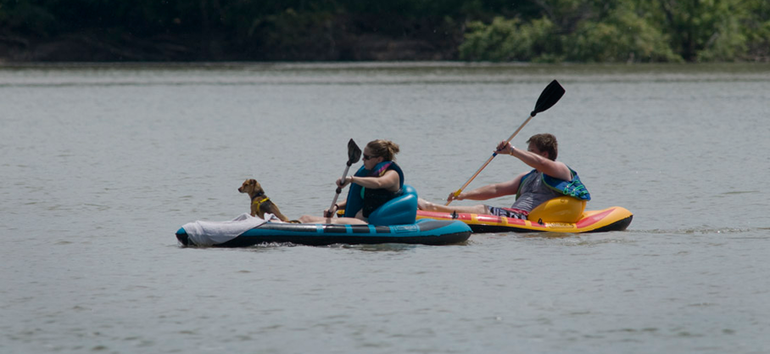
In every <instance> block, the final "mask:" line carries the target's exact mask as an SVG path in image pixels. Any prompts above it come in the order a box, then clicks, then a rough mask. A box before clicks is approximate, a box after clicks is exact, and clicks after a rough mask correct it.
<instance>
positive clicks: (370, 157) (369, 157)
mask: <svg viewBox="0 0 770 354" xmlns="http://www.w3.org/2000/svg"><path fill="white" fill-rule="evenodd" d="M376 157H377V156H370V155H367V154H364V160H371V159H373V158H376Z"/></svg>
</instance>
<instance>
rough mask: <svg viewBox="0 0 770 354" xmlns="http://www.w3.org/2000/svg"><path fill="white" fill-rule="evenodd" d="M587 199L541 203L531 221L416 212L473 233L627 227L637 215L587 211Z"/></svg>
mask: <svg viewBox="0 0 770 354" xmlns="http://www.w3.org/2000/svg"><path fill="white" fill-rule="evenodd" d="M584 208H585V202H584V201H579V200H576V199H574V198H570V197H559V198H555V199H552V200H550V201H548V202H546V203H543V205H541V206H538V207H537V208H535V209H534V210H532V212H530V214H529V220H521V219H514V218H507V217H504V216H495V215H484V214H465V213H445V212H434V211H425V210H418V211H417V219H418V220H419V219H434V220H459V221H462V222H464V223H466V224H468V226H470V228H471V230H472V231H473V232H479V233H481V232H570V233H583V232H606V231H622V230H625V229H626V228H628V225H630V224H631V220H632V219H633V217H634V215H633V214H632V213H631V212H630V211H628V209H626V208H623V207H619V206H613V207H610V208H607V209H602V210H585V211H584Z"/></svg>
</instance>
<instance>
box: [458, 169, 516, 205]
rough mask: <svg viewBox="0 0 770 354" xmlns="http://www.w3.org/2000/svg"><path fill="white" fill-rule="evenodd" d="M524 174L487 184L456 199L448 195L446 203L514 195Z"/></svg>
mask: <svg viewBox="0 0 770 354" xmlns="http://www.w3.org/2000/svg"><path fill="white" fill-rule="evenodd" d="M525 174H526V173H522V174H519V175H518V176H516V178H514V179H512V180H510V181H507V182H501V183H494V184H488V185H486V186H482V187H479V188H476V189H472V190H469V191H467V192H462V193H460V194H459V195H457V196H456V197H455V195H454V193H449V197H447V201H450V200H463V199H470V200H487V199H492V198H498V197H503V196H506V195H513V194H516V192H517V191H518V190H519V183H520V182H521V177H523V176H524V175H525Z"/></svg>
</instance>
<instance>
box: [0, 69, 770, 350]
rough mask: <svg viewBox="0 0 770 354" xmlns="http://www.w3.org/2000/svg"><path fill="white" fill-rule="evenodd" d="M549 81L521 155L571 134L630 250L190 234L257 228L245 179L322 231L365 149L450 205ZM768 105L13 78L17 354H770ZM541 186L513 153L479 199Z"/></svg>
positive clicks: (1, 256) (716, 81) (111, 74)
mask: <svg viewBox="0 0 770 354" xmlns="http://www.w3.org/2000/svg"><path fill="white" fill-rule="evenodd" d="M552 79H558V80H559V82H561V84H562V85H563V86H564V87H565V89H566V91H567V92H566V94H565V96H564V97H563V98H562V99H561V101H559V103H557V104H556V105H555V106H554V107H553V108H551V109H549V110H548V111H546V112H543V113H541V114H538V115H537V116H536V117H535V118H534V119H533V120H532V121H530V123H529V124H528V125H527V126H526V127H525V128H524V129H523V130H522V132H521V133H520V134H519V135H518V136H517V137H516V138H515V139H514V140H513V144H514V145H516V146H520V147H523V146H526V143H525V142H526V139H527V137H529V136H531V135H532V134H536V133H541V132H551V133H553V134H555V135H556V136H557V137H558V138H559V143H560V152H559V159H560V160H562V161H564V162H565V163H567V164H568V165H570V167H572V168H573V169H575V170H577V171H578V172H579V173H580V176H581V179H582V180H583V181H584V182H585V183H586V185H587V186H588V189H589V190H590V192H591V195H592V196H593V200H592V201H591V202H589V204H588V208H589V209H601V208H606V207H609V206H614V205H619V206H623V207H625V208H627V209H629V210H631V211H632V212H633V213H634V221H633V223H632V224H631V226H630V227H629V229H628V230H627V231H625V232H612V233H603V234H585V235H569V234H514V233H501V234H475V235H473V236H472V237H471V239H470V240H469V241H468V242H467V243H465V244H461V245H455V246H444V247H432V246H406V245H377V246H344V245H336V246H330V247H306V246H291V245H267V246H259V247H253V248H245V249H213V248H208V249H194V248H182V247H180V246H179V245H178V243H177V241H176V239H175V237H174V232H175V231H176V230H177V229H178V228H179V227H180V226H181V225H182V224H184V223H187V222H190V221H194V220H198V219H201V220H229V219H232V218H233V217H235V216H237V215H238V214H241V213H243V212H247V211H248V210H249V209H248V208H249V206H248V205H249V200H248V198H247V197H246V196H244V195H241V194H239V193H238V192H237V190H236V188H237V187H238V186H240V184H241V183H242V182H243V180H244V179H246V178H256V179H258V180H259V181H260V183H261V184H262V186H263V187H264V188H265V190H266V191H267V194H268V195H269V196H270V197H271V199H272V200H273V201H274V202H276V203H277V204H278V205H279V206H280V207H281V210H282V211H283V213H284V214H286V215H287V216H289V217H291V218H298V217H299V216H300V215H302V214H317V215H320V213H321V212H322V210H323V209H324V208H326V207H328V205H329V203H330V202H331V199H332V198H333V196H334V188H335V187H334V180H335V179H336V178H338V177H339V176H340V175H341V173H342V172H343V170H344V167H345V161H346V160H347V156H346V144H347V141H348V139H350V138H353V139H355V140H356V142H358V143H359V145H360V146H363V145H364V144H366V142H368V141H369V140H373V139H377V138H385V139H391V140H393V141H395V142H397V143H398V144H400V146H401V153H400V154H399V155H398V162H399V164H400V165H401V166H402V168H403V169H404V170H405V172H406V182H407V183H409V184H411V185H412V186H414V187H415V188H416V189H417V191H418V193H419V194H420V196H422V197H424V198H427V199H430V200H433V201H441V200H443V199H444V198H446V196H447V194H449V192H450V191H453V190H455V189H457V188H459V187H460V186H461V185H462V184H463V183H464V182H465V181H466V180H467V179H468V178H469V177H470V176H471V175H472V174H473V173H474V172H475V171H476V170H477V169H478V168H479V167H480V166H481V164H482V163H483V162H484V161H486V159H487V158H488V157H489V156H490V154H491V153H492V149H494V147H495V145H496V144H497V143H498V142H499V141H501V140H504V139H506V138H508V136H509V135H510V134H511V133H513V131H515V130H516V128H518V127H519V125H520V124H521V123H522V122H523V121H524V120H525V119H526V118H527V117H528V116H529V112H530V111H531V110H532V108H533V107H534V104H535V101H536V100H537V97H538V95H539V94H540V92H541V91H542V89H543V88H544V87H545V86H546V85H547V84H548V82H550V81H551V80H552ZM768 102H770V66H767V65H694V66H693V65H688V66H678V65H668V66H665V65H664V66H657V65H635V66H589V65H563V66H547V65H544V66H539V65H491V64H489V65H483V64H481V65H468V64H454V63H449V64H422V63H385V64H211V65H181V64H180V65H34V66H10V67H9V66H6V67H0V107H1V109H0V175H1V176H2V181H3V183H2V184H0V215H2V218H0V235H1V236H2V237H3V240H4V241H5V242H4V244H3V247H2V248H1V249H0V267H1V269H2V275H0V279H1V280H2V288H0V315H1V317H0V352H2V353H84V352H97V353H181V352H185V353H223V352H232V353H309V352H313V353H362V352H365V353H470V352H473V353H538V352H539V353H613V354H614V353H652V352H664V353H767V352H770V340H768V339H767V338H768V334H770V319H769V318H770V305H769V302H768V299H770V264H769V262H768V261H767V255H768V253H770V252H769V251H770V242H769V237H768V236H769V235H770V220H768V217H767V212H768V202H767V200H768V197H770V195H769V194H768V191H767V189H766V188H765V187H764V182H763V177H764V176H767V175H768V172H770V157H769V156H770V155H768V154H767V153H766V152H767V151H768V149H769V148H770V142H768V141H770V139H768V138H767V135H768V133H770V123H768V122H769V120H768V116H770V104H768ZM358 166H360V164H357V165H354V167H358ZM527 169H528V168H527V167H526V166H525V165H523V164H522V163H521V162H519V161H518V160H516V159H514V158H512V157H510V156H499V157H498V158H496V159H495V160H494V161H493V162H492V163H491V164H490V165H489V166H488V167H487V168H486V169H485V170H484V171H483V172H482V173H481V174H480V175H479V176H478V177H477V178H476V179H475V180H474V182H473V183H472V184H471V186H470V187H469V188H475V187H478V186H481V185H484V184H486V183H493V182H499V181H503V180H505V179H508V178H512V177H513V176H515V175H516V174H517V173H519V172H522V171H525V170H527ZM512 202H513V199H512V198H501V199H499V200H496V201H493V202H490V203H491V204H496V205H500V206H507V205H510V204H511V203H512ZM456 203H458V205H462V204H470V203H469V202H456Z"/></svg>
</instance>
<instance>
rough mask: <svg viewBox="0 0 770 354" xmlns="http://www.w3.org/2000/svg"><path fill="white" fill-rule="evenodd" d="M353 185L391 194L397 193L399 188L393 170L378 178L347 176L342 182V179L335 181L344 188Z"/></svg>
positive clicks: (397, 177)
mask: <svg viewBox="0 0 770 354" xmlns="http://www.w3.org/2000/svg"><path fill="white" fill-rule="evenodd" d="M351 182H352V183H355V184H357V185H359V186H361V187H365V188H370V189H385V190H388V191H391V192H398V189H399V188H400V185H401V184H400V183H399V176H398V172H396V171H394V170H388V171H386V172H385V174H384V175H382V176H380V177H356V176H347V177H345V180H344V181H343V180H342V178H340V179H338V180H337V185H338V186H340V187H344V186H346V185H347V184H349V183H351Z"/></svg>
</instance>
